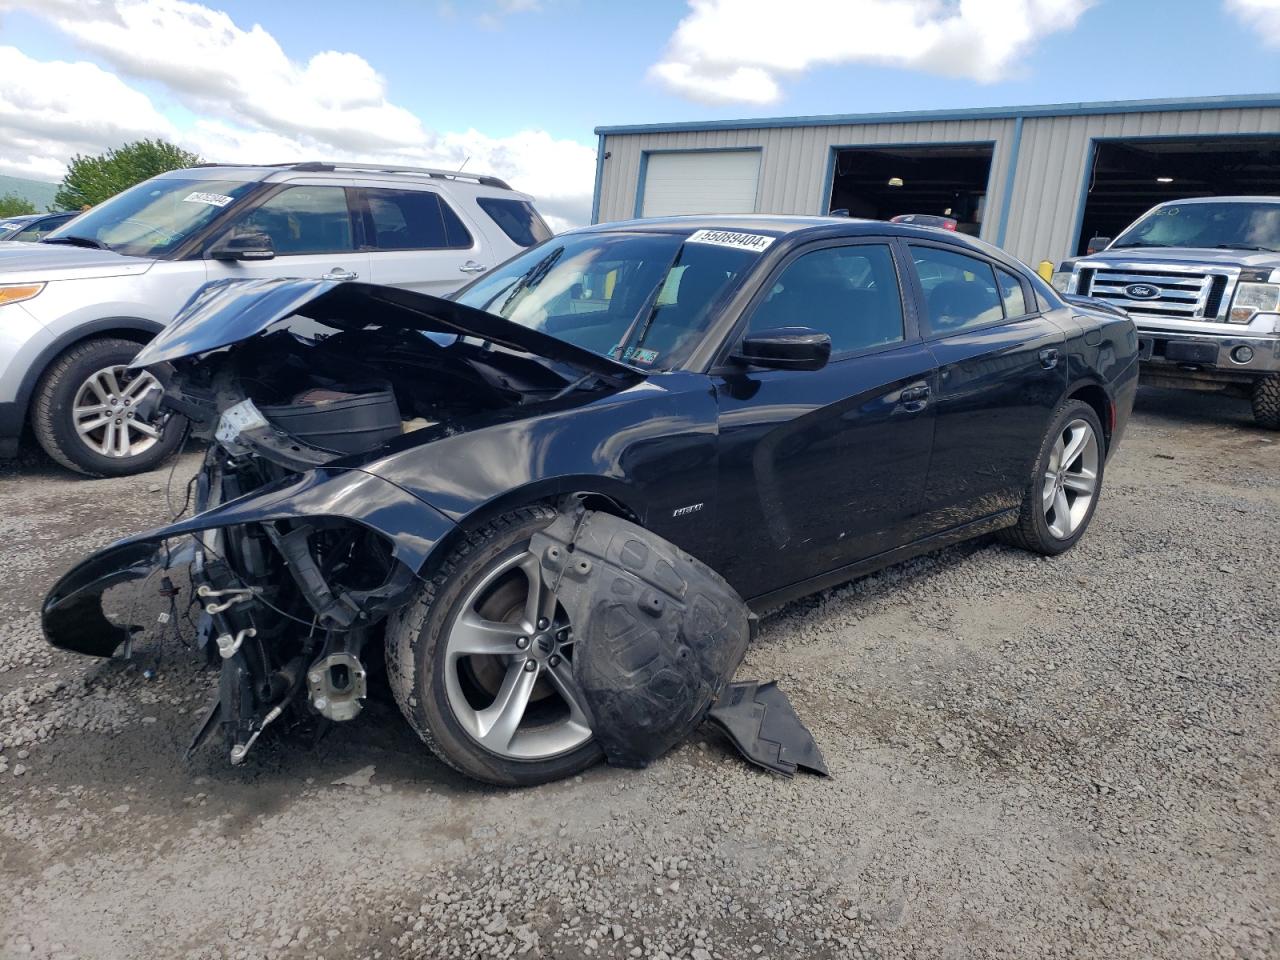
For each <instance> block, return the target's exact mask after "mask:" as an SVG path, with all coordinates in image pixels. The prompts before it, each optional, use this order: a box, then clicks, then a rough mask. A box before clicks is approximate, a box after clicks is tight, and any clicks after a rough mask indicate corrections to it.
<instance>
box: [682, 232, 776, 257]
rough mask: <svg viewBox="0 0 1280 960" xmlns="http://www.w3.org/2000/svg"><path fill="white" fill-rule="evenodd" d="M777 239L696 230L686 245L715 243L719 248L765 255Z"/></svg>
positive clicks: (751, 234) (749, 234) (750, 234)
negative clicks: (731, 248)
mask: <svg viewBox="0 0 1280 960" xmlns="http://www.w3.org/2000/svg"><path fill="white" fill-rule="evenodd" d="M776 239H777V238H776V237H766V236H764V235H763V234H759V233H731V232H730V231H728V230H695V231H694V232H693V233H691V234H689V239H688V240H686V241H685V243H713V244H715V245H716V246H717V247H734V248H735V249H738V250H753V251H755V252H756V253H764V251H765V250H767V249H768V248H769V244H771V243H773V241H774V240H776Z"/></svg>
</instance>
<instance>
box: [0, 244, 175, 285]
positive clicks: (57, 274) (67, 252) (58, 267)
mask: <svg viewBox="0 0 1280 960" xmlns="http://www.w3.org/2000/svg"><path fill="white" fill-rule="evenodd" d="M153 264H155V261H154V260H151V259H149V258H147V257H126V256H124V255H123V254H119V253H112V252H111V251H110V250H94V249H91V248H89V247H75V246H72V245H71V244H67V243H20V242H19V241H17V240H5V241H0V283H43V282H48V281H50V280H98V279H101V278H103V277H124V276H134V275H136V274H140V273H146V272H147V271H148V270H150V269H151V267H152V265H153Z"/></svg>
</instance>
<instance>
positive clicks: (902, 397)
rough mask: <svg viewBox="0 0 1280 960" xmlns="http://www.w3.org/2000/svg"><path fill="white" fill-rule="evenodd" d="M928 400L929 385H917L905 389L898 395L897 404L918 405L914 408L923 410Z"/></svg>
mask: <svg viewBox="0 0 1280 960" xmlns="http://www.w3.org/2000/svg"><path fill="white" fill-rule="evenodd" d="M928 400H929V385H928V384H927V383H918V384H916V385H915V386H913V387H906V388H904V389H903V391H902V392H901V393H900V394H898V402H899V403H904V404H906V403H913V404H918V405H919V406H917V407H916V409H917V410H918V409H921V408H923V407H924V405H925V404H926V403H927V402H928Z"/></svg>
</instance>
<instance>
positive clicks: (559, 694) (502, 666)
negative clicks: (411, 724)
mask: <svg viewBox="0 0 1280 960" xmlns="http://www.w3.org/2000/svg"><path fill="white" fill-rule="evenodd" d="M447 629H448V635H447V637H446V639H445V693H446V696H447V698H448V702H449V707H450V709H451V710H452V712H453V715H454V716H455V717H456V718H457V720H458V722H459V723H460V724H461V725H462V727H463V729H464V730H466V732H467V734H468V735H469V736H470V737H471V738H472V739H473V740H475V741H476V743H478V744H479V745H480V746H482V747H484V748H485V749H486V750H488V751H489V752H490V753H493V754H496V755H497V756H499V757H503V758H506V759H513V760H546V759H550V758H551V757H555V756H558V755H560V754H563V753H567V752H569V751H570V750H573V749H575V748H577V747H579V746H581V745H582V744H584V743H586V742H587V741H588V740H590V739H591V728H590V725H589V721H588V719H587V716H586V712H585V711H584V709H583V707H582V695H581V692H580V689H579V687H578V684H577V682H576V681H575V680H574V677H573V628H572V625H571V624H570V623H569V620H568V617H567V616H566V615H565V613H564V610H563V608H561V606H560V604H559V603H558V602H557V600H556V596H555V593H554V592H553V590H552V589H551V587H550V585H549V584H547V583H546V582H545V581H544V580H543V577H542V568H541V564H540V563H539V562H538V558H537V557H535V556H534V555H533V554H531V553H529V552H528V551H527V550H526V551H521V552H518V553H516V554H515V555H514V556H508V557H506V558H505V559H502V560H500V561H498V562H497V563H495V564H493V565H492V566H490V567H489V568H487V569H486V570H485V572H484V573H483V574H482V575H481V576H480V577H479V578H478V581H477V583H476V584H475V586H473V587H472V588H471V590H470V591H469V592H468V593H467V595H466V597H465V598H464V600H463V602H462V603H461V605H460V606H459V612H458V613H457V615H456V616H455V617H454V619H453V621H452V623H451V624H450V625H449V627H448V628H447Z"/></svg>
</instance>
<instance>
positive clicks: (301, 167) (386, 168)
mask: <svg viewBox="0 0 1280 960" xmlns="http://www.w3.org/2000/svg"><path fill="white" fill-rule="evenodd" d="M195 166H197V167H275V168H276V169H279V170H296V171H298V172H299V173H330V172H333V171H336V170H358V171H361V172H363V173H416V174H419V175H421V176H426V177H434V178H435V179H437V180H471V181H473V182H475V183H479V184H482V185H483V186H486V187H497V188H498V189H500V190H510V189H511V185H510V184H508V183H507V181H505V180H502V179H500V178H498V177H492V176H489V175H488V174H485V173H463V172H462V171H461V170H437V169H435V168H434V167H402V166H397V165H395V164H388V163H346V162H335V163H322V162H320V161H318V160H307V161H304V162H302V163H197V164H195Z"/></svg>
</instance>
